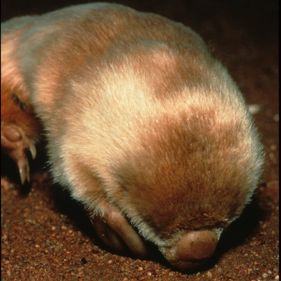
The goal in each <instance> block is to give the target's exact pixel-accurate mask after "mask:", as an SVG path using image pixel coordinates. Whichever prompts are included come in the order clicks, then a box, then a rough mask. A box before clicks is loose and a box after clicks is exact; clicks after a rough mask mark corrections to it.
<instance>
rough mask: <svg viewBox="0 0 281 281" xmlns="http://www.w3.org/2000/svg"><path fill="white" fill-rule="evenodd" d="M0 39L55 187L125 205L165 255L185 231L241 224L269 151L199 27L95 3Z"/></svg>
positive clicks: (92, 200)
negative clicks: (37, 128)
mask: <svg viewBox="0 0 281 281" xmlns="http://www.w3.org/2000/svg"><path fill="white" fill-rule="evenodd" d="M17 22H18V24H17ZM1 40H2V41H1V46H2V50H4V52H3V56H4V61H3V58H2V64H1V67H2V83H4V84H5V82H6V80H7V81H8V80H9V83H10V79H11V78H10V77H11V75H12V76H13V75H15V76H16V81H15V82H14V83H15V84H17V83H18V81H22V82H20V83H22V84H21V87H22V89H25V90H26V94H27V95H28V96H29V97H30V99H31V101H32V104H33V105H34V108H35V111H36V113H37V115H38V116H39V117H40V118H41V120H42V123H43V126H44V128H45V130H46V135H47V140H48V153H49V157H50V164H51V170H52V174H53V176H54V179H55V180H56V181H58V182H60V183H61V184H62V185H64V186H66V187H67V188H68V189H69V190H70V191H71V193H72V196H73V197H74V198H76V199H77V200H79V201H81V202H83V203H84V204H85V205H86V207H87V208H88V209H90V210H91V211H92V212H93V213H96V214H99V213H102V212H103V208H102V207H101V206H102V204H103V202H109V203H111V204H112V205H114V206H116V207H117V208H118V209H119V210H121V211H122V213H123V214H125V215H126V217H127V218H128V219H129V221H130V222H131V223H132V224H134V225H135V226H136V228H137V229H138V231H139V232H140V233H141V235H143V236H144V237H145V238H146V239H148V240H151V241H153V242H154V243H156V244H157V245H158V246H159V248H160V250H161V251H162V252H163V254H164V255H166V257H168V256H169V253H168V252H167V251H168V250H167V248H171V247H173V245H174V243H175V240H178V239H179V237H180V236H181V235H182V233H186V232H188V231H191V230H200V229H215V230H216V231H218V229H223V228H225V227H226V226H227V225H228V224H229V223H230V222H231V221H232V220H233V219H234V218H236V217H237V216H239V214H240V213H241V211H242V209H243V208H244V206H245V204H246V203H247V202H248V201H249V200H250V197H251V196H252V194H253V192H254V190H255V188H256V186H257V183H258V180H259V177H260V173H261V168H262V163H263V153H262V146H261V144H260V141H259V139H258V136H257V132H256V129H255V127H254V125H253V121H252V118H251V116H250V114H249V113H248V111H247V109H246V106H245V103H244V100H243V98H242V95H241V93H240V91H239V89H238V88H237V86H236V84H235V83H234V82H233V81H232V79H231V78H230V76H229V74H228V73H227V71H226V69H225V68H224V67H223V66H222V65H221V64H220V63H219V62H218V61H216V60H215V59H214V58H213V57H212V56H211V55H210V53H209V51H208V50H207V47H206V46H205V44H204V42H203V41H202V39H201V38H200V37H199V36H198V35H197V34H196V33H194V32H193V31H192V30H191V29H189V28H188V27H185V26H183V25H182V24H179V23H175V22H172V21H170V20H168V19H165V18H163V17H161V16H157V15H154V14H145V13H139V12H136V11H135V10H133V9H130V8H126V7H123V6H120V5H110V4H92V5H91V4H87V5H81V6H77V7H71V8H67V9H64V10H59V11H56V12H54V13H49V14H46V15H44V16H42V17H39V16H37V17H34V18H33V17H27V18H26V21H25V18H19V19H14V20H11V21H8V22H6V23H5V24H4V29H3V35H2V39H1ZM6 49H9V52H8V51H6ZM6 61H8V62H9V65H11V66H8V65H6ZM11 73H12V74H11Z"/></svg>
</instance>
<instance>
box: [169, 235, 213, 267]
mask: <svg viewBox="0 0 281 281" xmlns="http://www.w3.org/2000/svg"><path fill="white" fill-rule="evenodd" d="M217 244H218V235H217V234H216V233H215V232H214V231H210V230H201V231H193V232H189V233H187V234H185V235H184V236H183V237H181V238H180V240H179V241H178V242H177V244H176V245H175V253H174V255H173V260H172V261H171V263H172V264H173V266H174V267H176V268H178V269H180V270H187V269H193V268H196V267H198V266H199V265H200V263H201V262H202V261H203V260H206V259H207V258H210V257H211V256H212V255H213V254H214V252H215V249H216V246H217Z"/></svg>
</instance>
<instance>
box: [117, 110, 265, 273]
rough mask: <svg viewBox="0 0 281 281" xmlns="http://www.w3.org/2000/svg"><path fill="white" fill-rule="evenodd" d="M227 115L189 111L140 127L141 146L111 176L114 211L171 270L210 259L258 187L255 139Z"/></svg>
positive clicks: (245, 125)
mask: <svg viewBox="0 0 281 281" xmlns="http://www.w3.org/2000/svg"><path fill="white" fill-rule="evenodd" d="M225 110H226V111H227V110H228V109H227V108H226V109H225ZM220 114H225V115H224V116H225V118H224V119H223V118H221V117H222V115H220ZM227 114H228V113H227V112H225V111H224V112H223V113H222V112H221V113H219V112H218V111H216V110H211V109H209V110H207V111H204V113H202V112H201V113H200V110H199V111H198V110H197V109H196V112H192V110H191V111H189V113H188V114H186V113H183V114H182V115H181V116H180V115H177V118H174V117H171V116H168V115H165V116H164V117H162V118H159V119H157V120H156V119H155V120H153V121H151V123H150V124H149V126H147V127H146V128H144V127H142V126H140V128H142V129H141V132H142V133H141V134H140V135H139V139H140V140H141V145H139V146H137V147H136V150H135V151H134V152H133V153H130V152H128V153H126V154H124V155H126V156H125V158H126V161H124V162H123V163H122V162H121V163H120V165H118V169H117V171H116V177H117V178H118V182H119V186H120V187H121V189H122V192H120V193H118V194H119V195H117V198H116V199H117V201H119V206H123V208H122V209H123V211H124V212H125V213H126V215H127V216H128V218H129V219H130V221H131V222H132V224H134V225H135V226H136V227H137V228H138V230H139V232H140V234H141V235H142V236H143V237H144V238H145V239H147V240H150V241H152V242H153V243H155V244H156V245H157V246H158V248H159V250H160V251H161V253H162V254H163V256H164V257H165V258H166V259H167V260H168V261H169V262H170V263H171V264H172V265H174V266H175V267H176V268H179V269H190V268H194V267H197V266H198V265H200V264H201V262H202V261H206V259H208V258H210V257H211V256H212V255H213V254H214V252H215V249H216V246H217V244H218V241H219V238H220V234H221V232H222V231H223V230H224V229H225V228H226V227H227V226H228V225H229V224H230V223H231V222H232V221H233V220H234V219H235V218H237V217H238V216H239V215H240V214H241V212H242V210H243V208H244V206H245V205H246V204H247V202H249V200H250V198H251V196H252V194H253V192H254V190H255V188H256V186H257V184H258V180H259V176H260V173H261V167H262V163H263V153H262V148H261V144H260V143H259V141H258V138H257V135H256V132H255V130H254V129H253V128H252V127H251V126H249V123H250V122H249V120H247V121H245V119H243V118H240V119H239V117H237V118H226V116H227ZM230 114H232V113H230ZM230 114H229V115H230ZM246 116H247V115H246ZM247 118H250V117H249V116H247ZM146 125H147V124H146ZM118 196H119V198H118Z"/></svg>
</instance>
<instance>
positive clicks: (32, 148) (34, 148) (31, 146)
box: [29, 143, 37, 160]
mask: <svg viewBox="0 0 281 281" xmlns="http://www.w3.org/2000/svg"><path fill="white" fill-rule="evenodd" d="M29 151H30V153H31V157H32V159H33V160H34V159H35V158H36V155H37V151H36V147H35V145H34V144H33V143H30V145H29Z"/></svg>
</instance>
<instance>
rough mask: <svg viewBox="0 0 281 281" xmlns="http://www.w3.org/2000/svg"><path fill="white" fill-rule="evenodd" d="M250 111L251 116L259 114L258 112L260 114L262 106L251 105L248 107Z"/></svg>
mask: <svg viewBox="0 0 281 281" xmlns="http://www.w3.org/2000/svg"><path fill="white" fill-rule="evenodd" d="M248 109H249V111H250V113H251V114H257V113H258V112H260V110H261V106H260V105H258V104H250V105H249V106H248Z"/></svg>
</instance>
